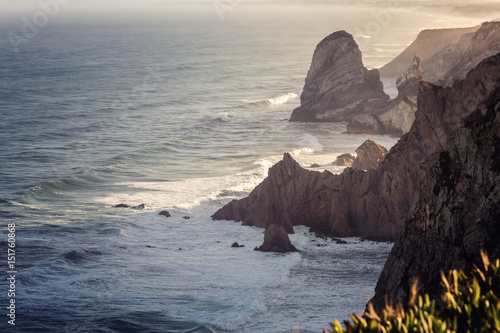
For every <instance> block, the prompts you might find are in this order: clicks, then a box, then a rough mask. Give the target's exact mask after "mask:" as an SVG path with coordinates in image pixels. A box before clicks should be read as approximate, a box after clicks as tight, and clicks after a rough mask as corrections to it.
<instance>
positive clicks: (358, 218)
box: [212, 54, 500, 240]
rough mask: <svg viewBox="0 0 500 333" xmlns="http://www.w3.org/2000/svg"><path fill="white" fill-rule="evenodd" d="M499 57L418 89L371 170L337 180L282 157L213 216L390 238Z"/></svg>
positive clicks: (498, 72)
mask: <svg viewBox="0 0 500 333" xmlns="http://www.w3.org/2000/svg"><path fill="white" fill-rule="evenodd" d="M499 80H500V54H497V55H495V56H493V57H490V58H488V59H486V60H484V61H483V62H481V63H480V64H479V65H478V66H477V67H476V68H475V69H474V70H472V71H471V72H470V73H469V74H468V75H467V77H466V78H465V79H464V80H463V81H460V82H457V83H456V84H454V85H453V87H449V88H442V87H438V86H435V85H432V84H429V83H422V84H421V85H420V87H419V91H420V92H419V96H418V110H417V112H416V113H415V121H414V123H413V125H412V127H411V129H410V131H409V132H408V133H407V134H405V135H403V137H402V138H401V139H400V140H399V141H398V143H397V144H396V145H395V146H394V147H393V148H392V149H391V150H390V151H389V153H388V154H387V155H386V156H385V158H384V160H383V161H382V162H381V163H380V165H379V166H378V168H377V169H376V170H373V169H371V170H367V171H363V170H359V169H353V168H346V169H345V170H344V172H343V173H342V174H340V175H334V174H332V173H330V172H328V171H324V172H322V173H320V172H317V171H307V170H304V169H303V168H301V167H300V166H299V165H298V163H296V162H295V161H294V160H293V158H292V157H291V156H290V155H289V154H285V155H284V158H283V160H282V161H280V162H278V163H277V164H276V165H274V166H273V167H272V168H271V169H270V170H269V175H268V177H267V178H266V179H265V180H264V181H263V182H262V183H261V184H259V185H258V186H257V187H256V188H255V189H254V190H253V191H252V192H251V193H250V195H249V196H248V197H247V198H243V199H241V200H233V201H232V202H230V203H228V204H227V205H226V206H224V207H222V208H221V209H220V210H219V211H217V212H216V213H215V214H214V215H213V216H212V217H213V218H214V219H219V220H221V219H222V220H235V221H243V224H245V225H255V226H258V227H263V228H266V227H268V226H270V225H272V224H277V225H278V226H282V227H283V228H284V229H285V230H286V231H287V232H288V233H293V226H294V225H305V226H309V227H310V228H311V231H314V232H318V233H320V234H326V235H330V236H333V237H349V236H361V237H366V238H371V239H378V240H394V239H395V238H396V237H397V236H398V235H399V232H400V230H401V228H402V225H403V221H404V220H406V219H407V218H408V217H409V212H410V206H411V203H412V201H413V196H414V193H415V191H416V190H417V187H418V186H419V184H420V183H421V181H422V180H423V179H424V177H425V175H426V172H427V171H428V170H429V169H430V167H431V166H432V165H434V164H435V162H436V161H437V160H438V158H439V153H440V152H442V151H444V150H447V149H449V147H450V144H452V143H453V140H452V139H451V133H452V128H453V126H454V125H455V124H456V123H457V122H458V121H459V120H460V119H462V118H463V117H465V116H467V115H468V114H470V113H472V112H473V111H474V110H475V108H476V106H477V105H478V104H479V102H481V101H482V100H484V99H485V98H486V97H487V96H488V95H489V94H490V93H491V92H492V91H494V90H495V89H496V87H497V86H498V85H499V84H500V82H499Z"/></svg>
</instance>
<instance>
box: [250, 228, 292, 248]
mask: <svg viewBox="0 0 500 333" xmlns="http://www.w3.org/2000/svg"><path fill="white" fill-rule="evenodd" d="M258 250H259V251H262V252H280V253H288V252H298V250H297V249H296V248H295V246H293V244H292V242H291V241H290V238H289V237H288V234H287V232H286V230H285V229H284V228H283V227H279V226H277V225H276V224H272V225H271V226H269V228H267V229H266V232H265V233H264V244H262V245H261V246H260V247H259V248H258Z"/></svg>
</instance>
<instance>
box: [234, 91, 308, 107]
mask: <svg viewBox="0 0 500 333" xmlns="http://www.w3.org/2000/svg"><path fill="white" fill-rule="evenodd" d="M297 97H299V96H298V95H297V94H295V93H286V94H281V95H278V96H276V97H273V98H267V99H257V100H248V99H244V100H243V102H244V103H247V104H267V105H282V104H285V103H286V102H288V101H290V100H294V99H296V98H297Z"/></svg>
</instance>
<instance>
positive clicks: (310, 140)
mask: <svg viewBox="0 0 500 333" xmlns="http://www.w3.org/2000/svg"><path fill="white" fill-rule="evenodd" d="M297 144H298V146H299V147H300V148H297V149H295V150H293V151H292V155H301V154H312V153H315V152H320V151H322V150H323V148H324V146H323V145H322V144H321V143H320V142H319V140H318V139H317V138H316V137H315V136H313V135H311V134H309V133H306V134H302V135H301V136H299V138H298V140H297Z"/></svg>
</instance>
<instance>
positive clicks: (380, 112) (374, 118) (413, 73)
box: [346, 56, 423, 137]
mask: <svg viewBox="0 0 500 333" xmlns="http://www.w3.org/2000/svg"><path fill="white" fill-rule="evenodd" d="M422 77H423V73H422V69H421V68H420V58H419V57H417V56H415V57H413V61H412V63H411V64H410V66H409V68H408V69H407V70H406V72H404V73H403V75H401V76H400V77H399V78H398V80H397V82H396V87H397V88H398V96H397V97H396V98H395V99H392V100H390V101H389V102H388V103H387V104H386V105H385V106H383V107H382V108H380V109H372V110H368V112H365V113H363V114H360V115H359V116H356V117H354V118H353V119H351V121H350V122H349V123H348V124H347V127H346V129H347V133H367V134H387V135H391V136H394V137H400V136H402V135H403V134H405V133H407V132H408V131H409V130H410V128H411V125H412V124H413V121H414V120H415V112H416V111H417V97H418V88H419V84H420V81H422Z"/></svg>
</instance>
